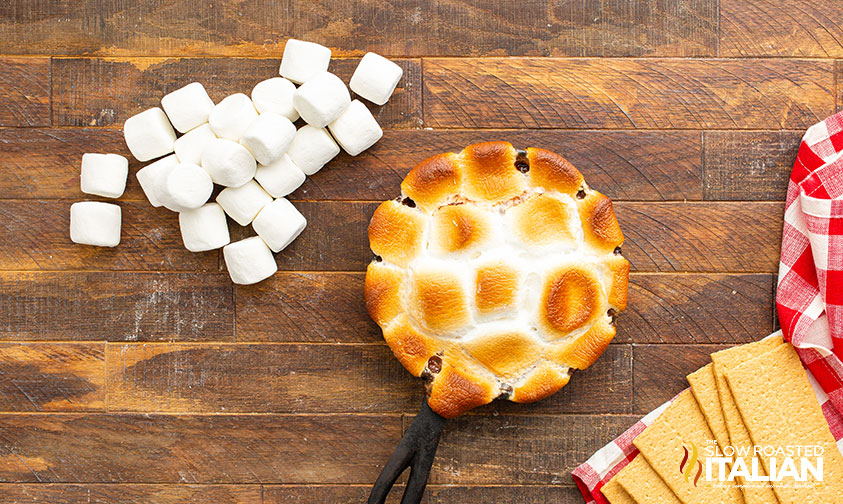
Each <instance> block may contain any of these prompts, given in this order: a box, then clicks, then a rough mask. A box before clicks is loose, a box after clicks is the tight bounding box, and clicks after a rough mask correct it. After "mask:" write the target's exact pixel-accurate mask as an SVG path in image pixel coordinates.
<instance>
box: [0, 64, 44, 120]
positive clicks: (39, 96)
mask: <svg viewBox="0 0 843 504" xmlns="http://www.w3.org/2000/svg"><path fill="white" fill-rule="evenodd" d="M0 75H2V77H0V126H48V125H49V124H50V58H5V57H3V58H0Z"/></svg>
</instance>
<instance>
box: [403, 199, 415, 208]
mask: <svg viewBox="0 0 843 504" xmlns="http://www.w3.org/2000/svg"><path fill="white" fill-rule="evenodd" d="M401 204H402V205H407V206H408V207H410V208H416V202H415V201H413V200H412V198H409V197H407V198H404V199H402V200H401Z"/></svg>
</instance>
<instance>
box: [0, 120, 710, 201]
mask: <svg viewBox="0 0 843 504" xmlns="http://www.w3.org/2000/svg"><path fill="white" fill-rule="evenodd" d="M490 139H500V140H507V141H509V142H512V143H513V144H514V145H516V146H518V147H527V146H536V147H542V148H546V149H550V150H552V151H555V152H559V153H562V154H564V155H565V156H566V157H567V158H568V159H569V160H570V161H571V162H572V163H574V165H575V166H577V167H578V168H579V169H580V170H581V171H582V172H583V173H584V174H585V176H586V178H587V180H588V182H589V184H591V185H592V186H593V187H595V188H597V189H599V190H600V191H602V192H605V193H607V194H608V195H609V196H610V197H611V198H614V199H616V200H654V201H661V200H699V199H702V180H701V167H700V159H701V147H700V133H698V132H690V131H689V132H684V131H652V132H651V131H558V130H556V131H533V132H524V131H512V130H492V131H489V130H474V131H450V132H445V131H437V130H428V131H422V130H413V129H397V130H396V129H388V130H386V131H385V132H384V137H383V139H381V141H379V142H378V143H377V144H375V146H374V147H372V148H371V149H369V150H367V151H365V152H363V153H362V154H360V155H358V156H355V157H351V156H349V155H347V154H345V153H341V154H340V155H339V156H338V157H337V158H336V159H335V160H334V161H332V162H331V163H330V164H329V165H328V166H326V167H325V168H324V169H322V170H320V171H319V173H317V174H316V175H314V176H312V177H308V179H307V182H305V184H304V185H303V186H302V187H301V188H300V189H299V190H298V191H296V192H294V193H293V195H292V196H291V197H292V198H294V199H315V200H373V201H376V200H384V199H391V198H394V197H395V196H396V194H397V193H398V191H399V187H400V185H401V181H402V180H403V179H404V176H406V175H407V173H409V171H410V169H412V168H413V166H415V164H416V163H418V162H420V161H422V160H424V159H426V158H428V157H430V156H433V155H435V154H438V153H441V152H448V151H459V150H461V149H462V148H463V147H465V146H467V145H469V144H472V143H476V142H481V141H486V140H490ZM0 145H3V146H4V147H5V149H4V154H5V155H4V157H3V159H2V160H0V163H2V166H3V167H4V168H5V169H7V170H8V172H9V174H10V175H11V176H9V177H2V178H0V199H3V198H25V199H48V198H62V199H63V198H72V199H77V198H79V197H80V195H81V193H80V190H79V169H80V166H81V159H82V154H84V153H85V152H91V151H93V150H96V151H98V152H114V153H117V154H121V155H123V156H126V157H127V158H128V159H129V179H128V184H127V185H126V193H125V194H124V195H123V197H122V198H121V199H122V200H124V201H127V200H145V196H144V195H143V192H142V191H141V189H140V185H139V184H138V183H137V180H136V178H135V173H136V172H137V170H138V169H140V168H141V167H142V166H143V163H140V162H138V161H135V160H134V158H132V157H131V155H130V154H129V151H128V149H127V148H126V144H125V142H124V140H123V135H122V133H121V132H120V131H119V130H116V129H113V128H32V129H29V128H27V129H22V128H6V129H0Z"/></svg>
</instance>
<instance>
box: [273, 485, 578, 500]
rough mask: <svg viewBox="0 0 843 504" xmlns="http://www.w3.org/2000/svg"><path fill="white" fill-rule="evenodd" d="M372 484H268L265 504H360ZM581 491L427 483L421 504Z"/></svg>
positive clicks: (573, 496)
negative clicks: (322, 503)
mask: <svg viewBox="0 0 843 504" xmlns="http://www.w3.org/2000/svg"><path fill="white" fill-rule="evenodd" d="M370 491H371V487H369V486H363V485H342V486H339V485H310V486H306V487H305V486H299V485H284V486H281V485H266V486H264V488H263V502H264V504H293V503H299V504H305V503H314V502H330V503H332V504H358V503H360V502H365V501H366V499H367V498H368V497H369V492H370ZM403 491H404V487H403V486H396V487H395V488H394V489H393V490H392V492H391V493H390V494H389V498H388V499H387V501H386V502H387V503H389V504H398V502H400V500H401V493H402V492H403ZM582 501H583V499H582V494H580V493H579V490H577V489H576V487H573V486H561V485H555V484H554V485H553V486H505V485H494V486H493V485H487V486H456V485H428V486H427V489H426V490H425V495H424V497H423V498H422V501H421V502H422V504H454V503H459V504H489V503H493V502H501V503H506V504H537V503H543V504H582Z"/></svg>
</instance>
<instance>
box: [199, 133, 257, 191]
mask: <svg viewBox="0 0 843 504" xmlns="http://www.w3.org/2000/svg"><path fill="white" fill-rule="evenodd" d="M202 168H204V169H205V171H207V172H208V174H209V175H210V176H211V180H213V181H214V182H215V183H217V184H220V185H224V186H227V187H240V186H241V185H243V184H245V183H246V182H248V181H250V180H252V178H254V176H255V170H257V163H255V158H253V157H252V155H251V154H250V153H249V151H247V150H246V148H245V147H243V146H242V145H240V144H239V143H237V142H232V141H231V140H225V139H222V138H217V139H216V140H211V141H210V142H208V143H207V144H206V145H205V149H203V150H202Z"/></svg>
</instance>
